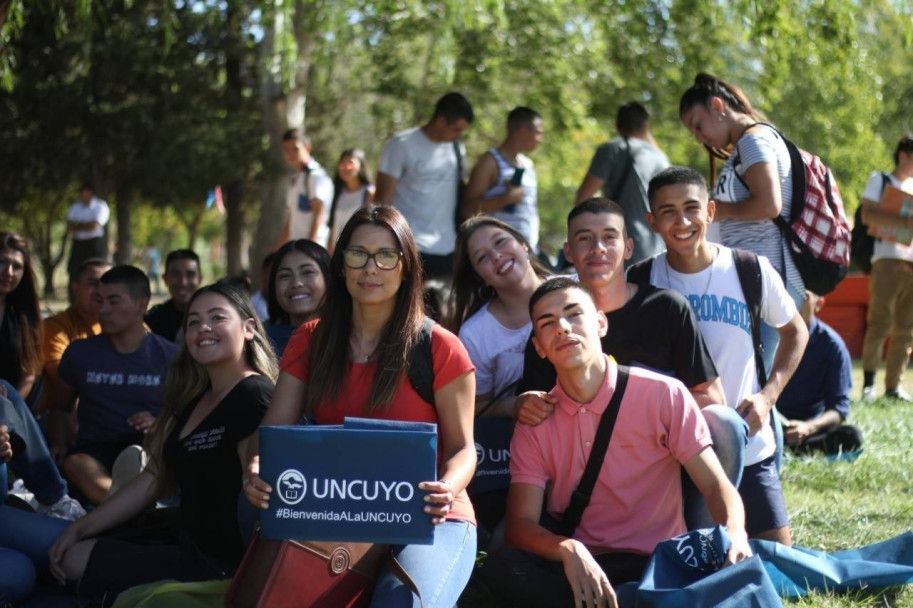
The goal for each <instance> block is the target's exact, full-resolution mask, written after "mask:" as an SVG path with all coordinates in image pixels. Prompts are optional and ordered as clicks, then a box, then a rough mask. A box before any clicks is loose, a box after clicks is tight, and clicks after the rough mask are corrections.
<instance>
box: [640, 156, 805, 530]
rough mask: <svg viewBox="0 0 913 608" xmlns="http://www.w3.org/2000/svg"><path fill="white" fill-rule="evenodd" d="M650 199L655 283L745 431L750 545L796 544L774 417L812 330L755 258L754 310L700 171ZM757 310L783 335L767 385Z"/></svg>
mask: <svg viewBox="0 0 913 608" xmlns="http://www.w3.org/2000/svg"><path fill="white" fill-rule="evenodd" d="M647 196H648V199H649V201H650V213H648V214H647V220H648V221H649V222H650V225H651V226H652V227H653V230H655V231H656V233H657V234H659V235H660V236H661V237H662V239H663V242H664V243H665V245H666V251H665V252H664V253H661V254H659V255H657V256H656V257H654V258H652V260H651V261H650V266H651V273H650V277H649V280H650V283H651V284H653V285H656V286H657V287H664V288H667V289H673V290H675V291H678V292H679V293H681V294H682V295H683V296H684V297H685V299H686V300H688V303H689V304H690V305H691V308H692V310H693V312H694V315H695V317H696V318H697V322H698V325H699V326H700V328H701V334H703V337H704V341H705V342H706V344H707V348H708V349H709V350H710V354H711V356H712V357H713V361H714V363H715V364H716V367H717V371H719V373H720V379H721V380H722V381H723V389H724V392H725V395H726V405H727V406H728V407H730V408H734V409H735V411H736V412H737V413H738V414H740V415H741V417H742V418H743V419H744V421H745V423H746V425H747V429H746V430H747V436H748V442H747V445H746V446H745V451H744V462H743V467H744V468H743V471H742V476H741V481H740V482H739V484H738V489H739V494H740V495H741V496H742V502H743V503H745V527H746V529H747V531H748V534H749V536H750V537H751V538H760V539H765V540H773V541H777V542H780V543H783V544H786V545H789V544H791V542H792V537H791V532H790V528H789V519H788V517H787V514H786V505H785V503H784V501H783V492H782V488H781V485H780V477H779V471H778V469H777V466H776V447H777V446H776V441H775V436H774V430H773V426H772V423H773V420H772V416H771V410H772V408H773V406H774V405H775V403H776V401H777V398H778V397H779V396H780V392H781V391H782V390H783V387H784V386H786V383H787V382H788V381H789V379H790V377H792V375H793V372H794V371H795V370H796V367H797V366H798V364H799V361H800V360H801V358H802V353H803V352H804V351H805V345H806V343H807V342H808V329H807V327H806V325H805V322H804V321H803V320H802V317H801V316H800V315H799V312H798V311H797V310H796V306H795V303H794V302H793V300H792V297H791V296H790V295H789V293H788V292H787V290H786V287H785V286H784V284H783V280H782V279H781V278H780V275H779V274H777V272H776V271H775V270H774V268H773V266H771V265H770V262H769V261H768V260H767V258H765V257H763V256H759V257H757V258H756V259H757V270H756V272H757V273H759V274H760V298H759V300H760V302H753V301H752V299H753V297H754V296H750V295H749V294H746V293H745V291H744V290H743V288H742V283H741V281H740V278H739V272H738V269H737V266H736V261H735V254H734V253H733V250H731V249H729V248H728V247H723V246H722V245H718V244H714V243H710V242H709V241H708V240H707V228H708V227H709V226H710V224H711V223H712V222H713V215H714V212H715V211H716V205H715V203H714V202H713V201H712V200H709V196H708V193H707V186H706V184H705V182H704V178H703V177H702V176H701V175H700V174H699V173H698V172H697V171H695V170H693V169H690V168H687V167H669V168H668V169H665V170H663V171H661V172H660V173H658V174H657V175H656V176H655V177H654V178H653V179H652V180H650V185H649V188H648V190H647ZM644 263H646V262H644ZM636 268H637V266H635V267H634V268H632V269H631V271H629V272H635V269H636ZM753 304H759V309H760V310H759V316H760V320H761V321H763V322H764V323H767V324H768V325H770V326H771V327H774V328H775V329H776V330H777V333H778V334H779V335H780V342H779V345H778V346H777V349H776V352H775V353H774V358H773V366H772V367H771V369H770V373H769V374H766V379H765V380H766V381H765V382H764V383H763V385H762V383H761V381H760V379H759V374H758V370H757V359H756V355H755V346H754V336H753V333H752V323H753V320H752V319H751V312H750V311H751V310H752V308H753ZM696 515H697V514H696V513H691V514H690V516H689V522H694V521H696V520H697V517H696ZM706 523H707V524H708V525H709V524H712V520H710V521H707V522H706ZM701 527H703V526H701Z"/></svg>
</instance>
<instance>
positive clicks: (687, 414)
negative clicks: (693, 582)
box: [510, 359, 711, 555]
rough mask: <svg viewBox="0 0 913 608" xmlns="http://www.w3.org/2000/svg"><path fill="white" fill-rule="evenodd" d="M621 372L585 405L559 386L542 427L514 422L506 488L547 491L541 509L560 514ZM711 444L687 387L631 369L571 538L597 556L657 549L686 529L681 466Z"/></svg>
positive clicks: (609, 373) (612, 367)
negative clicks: (602, 459)
mask: <svg viewBox="0 0 913 608" xmlns="http://www.w3.org/2000/svg"><path fill="white" fill-rule="evenodd" d="M617 375H618V368H617V366H616V364H615V361H614V360H612V359H609V366H608V369H607V370H606V378H605V379H604V381H603V384H602V387H601V388H600V389H599V392H598V393H596V396H595V397H594V398H593V400H592V401H591V402H590V403H578V402H576V401H574V400H573V399H571V398H570V397H568V396H567V394H566V393H565V392H564V390H562V388H561V385H560V384H559V385H558V386H556V387H555V388H554V389H552V392H551V394H552V395H554V396H555V397H557V398H558V407H556V408H555V411H554V413H553V414H552V415H551V416H549V417H548V419H547V420H545V421H544V422H543V423H542V424H539V425H537V426H527V425H525V424H517V426H516V430H515V431H514V436H513V440H512V441H511V444H510V454H511V459H510V474H511V483H528V484H531V485H534V486H537V487H540V488H546V487H548V488H549V489H548V494H547V498H546V510H547V511H548V512H549V513H550V514H551V515H553V516H558V517H560V516H561V514H563V513H564V510H565V509H566V508H567V506H568V502H569V501H570V496H571V493H572V492H573V491H574V489H575V488H576V487H577V484H578V482H579V481H580V477H581V476H582V475H583V469H584V467H585V466H586V461H587V458H588V457H589V455H590V450H591V448H592V444H593V439H594V438H595V437H596V429H597V427H598V425H599V418H600V416H601V415H602V412H603V411H604V410H605V408H606V406H607V405H608V403H609V399H610V398H611V397H612V393H613V392H614V386H615V381H616V377H617ZM710 445H711V441H710V431H709V429H708V428H707V424H706V422H704V417H703V416H702V415H701V412H700V410H699V409H698V407H697V404H696V403H695V402H694V399H693V398H692V397H691V394H690V393H689V392H688V390H687V389H686V388H685V386H684V385H683V384H682V383H681V382H679V381H678V380H675V379H673V378H669V377H668V376H663V375H661V374H657V373H654V372H651V371H647V370H644V369H638V368H632V369H631V375H630V378H629V379H628V386H627V389H626V390H625V395H624V397H623V398H622V401H621V411H620V412H619V415H618V420H617V422H616V423H615V431H614V433H613V434H612V440H611V441H610V442H609V449H608V453H607V455H606V462H605V463H604V464H603V466H602V469H601V470H600V472H599V477H598V479H597V481H596V487H595V488H594V489H593V496H592V499H591V500H590V505H589V506H588V507H587V508H586V510H585V511H584V512H583V519H582V520H581V522H580V525H579V526H577V530H576V532H575V533H574V538H575V539H576V540H579V541H580V542H582V543H583V544H584V545H586V546H587V548H589V549H590V551H591V552H592V553H594V554H597V555H598V554H600V553H608V552H612V551H625V552H633V553H642V554H645V555H649V554H650V553H652V552H653V549H654V548H655V547H656V544H657V543H658V542H660V541H662V540H666V539H668V538H671V537H673V536H675V535H677V534H681V533H683V532H685V531H686V528H685V520H684V517H683V515H682V484H681V465H680V464H679V463H683V462H687V461H688V460H689V459H690V458H691V457H693V456H695V455H697V454H699V453H700V452H701V451H702V450H703V449H705V448H707V447H709V446H710Z"/></svg>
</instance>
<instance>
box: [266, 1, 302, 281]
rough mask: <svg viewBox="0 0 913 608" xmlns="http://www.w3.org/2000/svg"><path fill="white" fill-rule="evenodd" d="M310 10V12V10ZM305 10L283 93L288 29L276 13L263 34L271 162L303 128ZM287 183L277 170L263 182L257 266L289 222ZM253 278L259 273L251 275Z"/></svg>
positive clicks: (299, 10) (295, 24)
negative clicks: (286, 138)
mask: <svg viewBox="0 0 913 608" xmlns="http://www.w3.org/2000/svg"><path fill="white" fill-rule="evenodd" d="M311 10H313V9H312V8H311ZM306 12H307V9H305V8H304V7H303V6H302V3H300V2H298V3H296V15H295V18H294V19H293V24H292V28H293V30H294V33H295V40H296V42H297V46H298V62H297V65H296V66H295V74H294V82H293V85H292V87H291V88H290V89H288V90H285V89H284V87H283V83H284V82H285V81H286V77H285V75H283V74H282V73H281V72H280V71H279V68H278V67H277V66H279V65H280V64H281V62H280V61H279V55H280V53H281V49H279V48H277V40H280V39H281V33H282V31H283V30H284V29H285V28H286V27H287V24H285V22H284V18H283V16H282V15H279V14H277V15H276V16H275V17H276V18H275V19H274V20H273V23H272V27H269V28H267V29H266V31H265V32H264V39H263V45H262V47H261V48H262V49H263V55H262V57H261V60H260V64H261V65H262V66H263V80H262V82H261V90H262V97H263V104H264V109H263V123H264V124H263V127H264V130H265V131H266V132H267V133H268V134H269V141H270V146H269V153H270V157H271V158H274V159H277V160H279V159H281V158H282V134H283V133H284V132H285V131H286V129H289V128H291V127H299V128H303V127H304V116H305V103H306V101H307V76H308V69H309V67H310V62H311V53H312V49H313V45H314V43H313V35H312V34H313V32H311V31H309V30H308V27H307V25H306V24H307V23H315V22H316V17H315V16H314V15H305V13H306ZM288 186H289V180H288V178H287V175H286V172H285V171H282V170H280V171H279V173H278V175H276V177H275V179H272V180H266V181H264V183H263V187H262V189H261V192H260V196H261V198H260V218H259V220H258V221H257V233H256V237H255V238H254V241H253V243H251V252H250V259H252V260H253V261H254V263H255V264H259V262H260V261H261V260H263V258H264V257H266V255H267V254H268V253H269V252H271V251H274V250H275V249H276V246H277V245H278V244H279V243H277V241H278V240H279V237H280V235H281V234H282V230H283V228H284V227H285V225H286V222H288V209H287V208H286V205H285V196H286V191H287V189H288ZM251 274H252V276H253V277H256V276H257V274H258V273H251Z"/></svg>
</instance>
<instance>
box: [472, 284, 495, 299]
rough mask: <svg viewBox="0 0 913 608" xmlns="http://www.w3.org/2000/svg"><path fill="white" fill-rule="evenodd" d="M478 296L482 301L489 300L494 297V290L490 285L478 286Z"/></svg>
mask: <svg viewBox="0 0 913 608" xmlns="http://www.w3.org/2000/svg"><path fill="white" fill-rule="evenodd" d="M476 292H477V293H478V294H479V298H480V299H482V300H490V299H492V298H493V297H495V289H494V287H492V286H491V285H485V284H482V285H479V288H478V289H477V290H476Z"/></svg>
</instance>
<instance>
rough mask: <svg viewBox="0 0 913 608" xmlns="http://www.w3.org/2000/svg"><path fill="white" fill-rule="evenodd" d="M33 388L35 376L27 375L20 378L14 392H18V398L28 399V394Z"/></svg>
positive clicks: (32, 374)
mask: <svg viewBox="0 0 913 608" xmlns="http://www.w3.org/2000/svg"><path fill="white" fill-rule="evenodd" d="M34 386H35V374H34V373H31V374H27V375H25V376H23V377H22V379H21V380H20V381H19V386H17V387H16V390H17V391H18V392H19V396H21V397H22V398H23V399H26V398H28V396H29V393H31V392H32V388H33V387H34Z"/></svg>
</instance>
